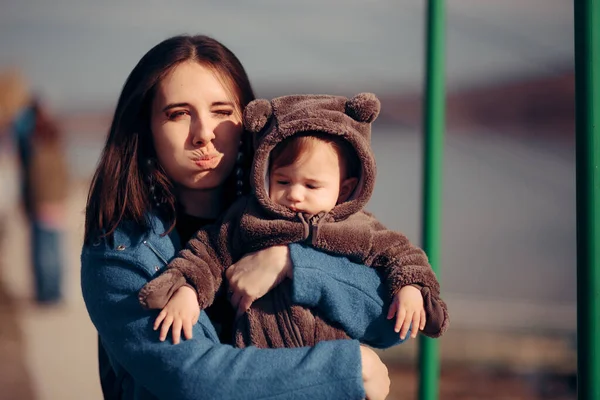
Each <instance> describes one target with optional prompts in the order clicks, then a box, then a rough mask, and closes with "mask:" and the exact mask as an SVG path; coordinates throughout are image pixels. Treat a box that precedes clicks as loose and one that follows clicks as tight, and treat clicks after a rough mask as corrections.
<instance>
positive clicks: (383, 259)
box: [365, 213, 449, 337]
mask: <svg viewBox="0 0 600 400" xmlns="http://www.w3.org/2000/svg"><path fill="white" fill-rule="evenodd" d="M365 214H366V216H367V217H368V218H369V219H370V221H369V225H370V227H371V241H370V242H371V247H370V249H369V253H368V255H367V258H366V260H365V264H366V265H370V266H372V267H374V268H377V269H378V270H380V271H381V272H382V273H383V275H384V279H385V281H386V283H387V287H388V294H389V296H390V297H392V296H394V295H395V294H396V293H398V291H399V290H400V289H401V288H402V287H404V286H406V285H413V286H415V287H417V288H418V289H419V290H420V291H421V295H422V296H423V301H424V307H425V312H426V314H427V324H426V326H425V329H424V330H423V333H424V334H426V335H427V336H430V337H439V336H441V335H442V334H443V333H444V332H445V331H446V329H447V327H448V322H449V319H448V309H447V306H446V303H445V302H444V301H443V300H442V299H441V297H440V284H439V282H438V280H437V277H436V275H435V272H434V271H433V269H432V268H431V265H430V264H429V261H428V259H427V255H426V254H425V252H424V251H423V250H422V249H420V248H419V247H417V246H415V245H413V244H412V243H411V242H410V241H409V240H408V238H407V237H406V236H405V235H403V234H402V233H400V232H396V231H392V230H389V229H387V228H386V227H385V226H384V225H383V224H381V223H380V222H379V221H377V220H376V219H375V218H374V217H373V216H372V215H370V214H368V213H365Z"/></svg>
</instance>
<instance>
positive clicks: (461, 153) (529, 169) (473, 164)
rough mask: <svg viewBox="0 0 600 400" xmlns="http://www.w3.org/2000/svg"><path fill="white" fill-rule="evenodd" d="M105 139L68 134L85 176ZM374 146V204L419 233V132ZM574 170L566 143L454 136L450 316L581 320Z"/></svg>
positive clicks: (448, 241)
mask: <svg viewBox="0 0 600 400" xmlns="http://www.w3.org/2000/svg"><path fill="white" fill-rule="evenodd" d="M73 137H75V136H73ZM84 137H89V135H85V136H84ZM99 137H100V136H99ZM101 145H102V143H101V142H100V141H89V140H84V139H77V140H76V139H73V140H71V141H70V142H69V144H68V157H69V162H70V163H71V166H72V170H73V171H75V173H76V174H77V175H78V176H79V177H80V178H87V177H89V176H91V174H92V173H93V170H94V167H95V163H96V160H97V159H98V156H99V154H100V150H101ZM373 149H374V151H375V155H376V157H377V165H378V178H377V184H376V189H375V192H374V194H373V198H372V200H371V201H370V203H369V204H368V207H367V208H368V209H369V210H370V211H372V212H374V213H375V215H376V216H377V217H378V218H379V219H380V220H381V221H382V222H383V223H384V224H386V225H387V226H388V227H389V228H391V229H395V230H400V231H402V232H404V233H406V234H407V235H408V236H409V238H410V239H411V240H412V241H413V242H415V243H419V241H420V236H419V235H420V218H421V214H420V213H421V210H420V204H421V138H420V136H419V135H418V134H417V133H416V132H414V131H411V130H403V129H401V128H397V127H392V126H377V125H376V127H375V128H374V132H373ZM574 173H575V171H574V158H573V152H572V151H571V149H569V148H552V147H549V146H539V145H536V144H535V143H529V142H524V141H519V140H515V139H513V138H506V137H502V136H498V135H494V134H489V133H486V134H481V135H475V134H470V135H459V134H455V135H450V136H449V137H447V139H446V146H445V162H444V199H443V202H444V210H443V218H444V221H443V246H442V263H443V264H442V280H443V284H442V287H443V292H444V296H445V297H446V299H447V301H448V304H449V307H450V308H451V311H452V317H453V321H452V322H453V325H455V326H463V327H464V326H472V327H479V328H483V327H487V328H516V329H537V330H539V329H543V330H546V329H548V330H561V331H574V330H575V300H576V284H575V279H576V274H575V266H576V264H575V260H576V254H575V252H576V247H575V245H576V243H575V195H574V194H575V180H574Z"/></svg>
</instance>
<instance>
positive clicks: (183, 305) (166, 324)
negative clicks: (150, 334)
mask: <svg viewBox="0 0 600 400" xmlns="http://www.w3.org/2000/svg"><path fill="white" fill-rule="evenodd" d="M199 317H200V306H199V305H198V295H197V294H196V292H195V291H194V290H193V289H192V288H190V287H188V286H182V287H180V288H179V289H177V291H176V292H175V293H173V297H171V299H170V300H169V302H168V303H167V305H166V306H165V308H163V309H162V311H161V312H160V313H159V314H158V317H156V320H155V321H154V330H157V329H158V327H159V326H160V336H159V339H160V341H161V342H163V341H164V340H165V339H166V338H167V334H168V333H169V328H170V327H171V326H173V330H172V336H173V344H179V339H180V338H181V329H182V328H183V335H184V336H185V338H186V339H191V338H192V326H194V324H195V323H196V322H198V318H199ZM161 324H162V326H161Z"/></svg>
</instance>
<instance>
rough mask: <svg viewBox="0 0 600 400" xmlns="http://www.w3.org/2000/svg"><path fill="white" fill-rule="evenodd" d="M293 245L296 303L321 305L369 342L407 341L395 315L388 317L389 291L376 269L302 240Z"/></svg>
mask: <svg viewBox="0 0 600 400" xmlns="http://www.w3.org/2000/svg"><path fill="white" fill-rule="evenodd" d="M289 248H290V256H291V258H292V263H293V265H294V279H293V300H294V301H295V302H296V303H298V304H301V305H304V306H306V307H314V308H318V309H319V311H321V312H322V313H324V315H325V316H326V317H327V318H328V319H329V320H331V321H334V322H337V323H339V324H340V325H341V326H342V327H343V328H344V330H345V331H346V333H347V334H348V335H349V336H350V337H352V338H354V339H358V340H359V341H361V342H363V343H366V344H368V345H369V346H373V347H376V348H388V347H391V346H394V345H396V344H399V343H402V342H403V340H401V339H400V335H399V334H398V333H396V332H394V321H395V319H392V320H388V319H387V310H388V309H387V307H389V304H387V303H386V302H384V300H383V299H385V298H387V294H386V293H387V291H386V288H385V284H384V283H383V282H382V278H381V276H380V275H379V273H378V272H377V271H376V270H375V269H373V268H369V267H366V266H364V265H361V264H356V263H353V262H351V261H350V260H348V259H347V258H346V257H342V256H336V255H331V254H328V253H324V252H322V251H319V250H315V249H314V248H312V247H309V246H306V245H302V244H291V245H289ZM407 337H409V335H407ZM405 340H406V339H405Z"/></svg>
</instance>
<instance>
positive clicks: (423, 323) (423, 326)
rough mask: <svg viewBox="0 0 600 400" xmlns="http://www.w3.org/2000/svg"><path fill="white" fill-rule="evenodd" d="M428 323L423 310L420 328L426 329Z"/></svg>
mask: <svg viewBox="0 0 600 400" xmlns="http://www.w3.org/2000/svg"><path fill="white" fill-rule="evenodd" d="M426 322H427V314H425V310H421V325H420V326H419V329H420V330H423V329H425V323H426Z"/></svg>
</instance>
